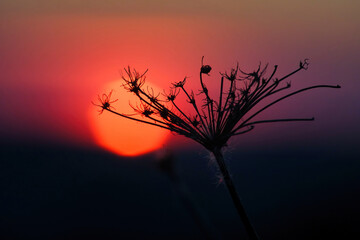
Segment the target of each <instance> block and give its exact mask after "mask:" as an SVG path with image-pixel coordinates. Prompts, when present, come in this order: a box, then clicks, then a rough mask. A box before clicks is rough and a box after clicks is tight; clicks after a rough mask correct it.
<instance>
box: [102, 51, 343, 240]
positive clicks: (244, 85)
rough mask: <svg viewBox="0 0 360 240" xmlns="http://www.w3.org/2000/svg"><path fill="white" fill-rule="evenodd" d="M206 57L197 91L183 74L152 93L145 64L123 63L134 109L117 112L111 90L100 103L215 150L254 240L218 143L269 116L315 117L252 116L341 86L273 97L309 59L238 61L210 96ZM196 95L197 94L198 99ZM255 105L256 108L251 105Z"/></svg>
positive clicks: (268, 120)
mask: <svg viewBox="0 0 360 240" xmlns="http://www.w3.org/2000/svg"><path fill="white" fill-rule="evenodd" d="M203 60H204V57H203V58H202V60H201V67H200V76H199V79H200V84H201V89H200V91H199V93H198V94H196V95H195V94H194V91H192V90H191V91H189V90H188V89H187V88H186V87H185V84H186V81H187V78H186V77H185V78H184V79H183V80H182V81H179V82H175V83H173V84H172V87H171V88H170V91H169V92H168V93H166V92H164V93H163V94H160V93H157V94H156V93H154V90H153V89H151V88H146V87H144V84H145V74H146V72H147V70H146V71H145V72H144V73H142V74H140V73H139V72H137V71H136V70H135V69H134V70H131V68H130V67H128V68H127V69H125V73H126V74H125V75H124V76H122V79H123V81H124V83H123V85H122V86H123V87H124V88H125V89H126V90H127V91H129V92H132V93H133V94H135V95H136V96H137V97H138V99H139V100H140V104H138V105H136V106H132V105H131V106H132V108H133V109H134V110H135V114H124V113H119V112H115V110H114V109H113V108H112V107H111V104H112V103H113V102H114V101H111V99H110V98H111V92H110V93H109V94H108V95H106V94H103V96H102V97H100V96H99V101H100V104H98V105H97V106H99V107H100V108H101V111H100V112H103V111H104V110H106V111H109V112H112V113H114V114H117V115H119V116H121V117H124V118H127V119H131V120H134V121H138V122H142V123H145V124H150V125H153V126H157V127H161V128H164V129H168V130H170V131H172V132H175V133H178V134H180V135H183V136H185V137H188V138H191V139H193V140H194V141H196V142H198V143H200V144H201V145H203V146H204V147H205V148H206V149H208V150H209V151H210V152H212V153H213V155H214V157H215V159H216V162H217V164H218V166H219V170H220V171H221V174H222V176H223V180H224V181H223V182H224V183H225V184H226V186H227V188H228V190H229V193H230V196H231V198H232V200H233V203H234V205H235V207H236V210H237V212H238V214H239V216H240V217H241V219H242V221H243V223H244V226H245V229H246V231H247V233H248V235H249V238H250V239H252V240H253V239H254V240H258V239H259V237H258V235H257V233H256V231H255V229H254V227H253V226H252V224H251V223H250V220H249V218H248V216H247V214H246V212H245V208H244V206H243V204H242V203H241V200H240V197H239V196H238V194H237V191H236V189H235V185H234V183H233V182H232V179H231V176H230V173H229V171H228V169H227V167H226V163H225V161H224V157H223V154H222V148H223V147H224V146H226V145H227V142H228V141H229V139H230V138H231V137H233V136H236V135H240V134H244V133H247V132H249V131H251V130H253V129H254V127H255V126H256V125H258V124H262V123H272V122H290V121H312V120H314V118H284V119H265V120H255V117H257V116H258V115H259V114H260V113H262V112H263V111H265V110H266V109H268V108H270V107H271V106H273V105H275V104H276V103H278V102H281V101H283V100H285V99H287V98H289V97H292V96H294V95H297V94H299V93H302V92H305V91H308V90H311V89H316V88H340V86H339V85H337V86H333V85H315V86H310V87H306V88H302V89H299V90H296V91H292V92H289V93H285V94H284V95H282V96H280V97H278V98H277V99H276V100H271V101H267V100H268V99H273V98H269V97H276V96H278V95H279V94H280V93H283V92H285V91H286V90H289V89H290V88H291V84H290V82H288V81H287V79H288V78H290V77H291V76H292V75H294V74H295V73H297V72H299V71H301V70H306V69H307V68H308V65H309V64H308V60H307V59H305V60H304V61H301V62H300V63H299V65H298V67H297V68H296V69H295V70H294V71H292V72H290V73H289V74H287V75H285V76H282V77H277V76H276V72H277V68H278V67H277V65H275V66H274V68H273V69H272V71H271V73H270V74H266V70H267V68H268V65H265V66H264V67H262V66H261V65H259V67H258V68H257V69H256V70H255V71H253V72H244V71H242V70H241V69H240V68H239V66H238V65H237V66H236V68H233V69H231V70H230V72H229V73H227V72H225V73H220V76H221V78H220V92H219V98H218V99H214V98H212V97H211V96H210V93H209V91H208V88H207V87H206V85H205V83H204V81H203V78H204V76H205V77H206V76H208V75H209V73H210V72H211V70H212V68H211V66H210V65H204V63H203ZM179 94H183V95H184V96H185V97H186V98H187V102H188V104H190V105H191V106H192V108H193V112H192V113H185V112H184V111H183V110H182V109H181V108H180V107H179V105H178V103H177V96H178V95H179ZM198 98H200V99H201V100H200V101H198ZM255 107H256V108H255Z"/></svg>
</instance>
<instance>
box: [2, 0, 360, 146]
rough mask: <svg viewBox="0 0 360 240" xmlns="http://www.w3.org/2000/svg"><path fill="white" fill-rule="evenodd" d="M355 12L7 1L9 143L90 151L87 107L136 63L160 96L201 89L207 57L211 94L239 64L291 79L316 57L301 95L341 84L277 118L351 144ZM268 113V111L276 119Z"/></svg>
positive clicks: (335, 4) (328, 5) (357, 51)
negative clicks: (264, 66) (174, 87)
mask: <svg viewBox="0 0 360 240" xmlns="http://www.w3.org/2000/svg"><path fill="white" fill-rule="evenodd" d="M359 5H360V4H359V3H357V2H356V1H325V0H324V1H315V2H314V1H291V2H289V1H271V2H269V1H229V0H227V1H181V2H175V1H138V0H137V1H125V2H124V1H80V0H77V1H40V0H35V1H21V0H17V1H13V0H12V1H1V3H0V11H1V15H0V18H1V25H0V36H1V40H0V41H1V44H0V48H1V49H0V54H1V58H0V70H1V85H2V87H1V98H2V101H1V109H2V111H3V114H1V117H0V122H1V125H0V128H1V132H2V134H1V137H2V138H5V139H15V140H25V141H26V140H30V139H31V141H54V142H66V143H71V144H79V145H84V144H85V145H89V144H92V143H93V138H92V132H91V129H90V126H89V119H88V111H89V108H91V107H92V106H91V101H92V100H94V99H96V95H97V94H99V93H102V92H101V91H102V88H103V86H104V85H105V84H106V83H108V82H111V81H115V80H118V79H119V78H120V76H121V74H120V72H119V71H120V70H122V69H123V68H124V67H126V66H128V65H130V66H133V67H135V68H137V69H138V70H139V71H144V70H145V69H149V73H148V81H149V82H151V83H153V84H156V85H157V86H159V87H160V88H164V89H168V87H169V86H170V84H171V82H174V81H178V80H181V79H182V78H183V77H184V76H190V77H192V78H190V80H189V82H190V83H189V87H192V88H198V87H199V86H198V85H197V84H198V78H197V73H198V71H199V66H200V59H201V56H203V55H205V56H206V62H207V63H208V64H210V65H211V66H212V67H213V74H212V78H211V81H212V82H211V83H209V85H211V86H212V87H213V89H215V90H216V84H215V83H214V82H218V81H219V74H218V72H219V71H225V70H228V69H230V68H231V67H233V66H234V65H235V64H236V62H237V61H238V62H239V64H240V66H241V67H242V68H243V69H245V70H249V71H250V70H253V69H255V68H256V67H257V65H258V64H259V62H260V61H261V62H263V63H269V66H271V67H272V66H273V65H275V64H278V65H279V66H280V71H279V73H280V74H284V73H287V72H289V71H291V70H292V69H294V68H295V67H296V66H297V65H298V62H299V61H300V60H302V59H304V58H309V59H310V68H309V70H308V71H307V72H302V73H300V74H298V75H297V76H295V78H293V79H292V83H293V86H294V87H293V89H295V88H300V87H302V86H309V85H312V84H340V85H341V86H342V87H343V88H342V89H341V90H339V91H333V90H327V89H325V90H318V91H314V92H312V93H310V92H309V93H306V94H304V95H303V96H298V97H296V98H295V99H294V100H293V101H289V102H288V103H283V104H282V105H280V106H279V108H277V109H274V110H273V111H276V114H277V115H278V116H280V117H282V116H284V117H288V116H292V117H308V116H315V117H317V121H316V122H315V123H311V124H307V125H306V128H305V129H306V130H305V131H308V132H311V131H313V130H314V129H315V128H316V129H317V131H319V132H321V133H324V134H326V135H327V136H326V138H328V137H335V136H336V137H337V138H341V137H345V135H346V134H348V132H347V130H348V129H344V128H345V127H349V126H352V127H353V129H352V132H354V131H355V130H357V131H359V127H358V126H357V125H355V124H356V123H357V122H358V120H359V108H360V107H359V106H360V103H359V101H357V99H358V96H357V95H358V94H357V92H356V91H357V88H358V87H359V81H358V79H357V76H359V68H358V67H357V65H358V62H359V56H360V47H359V44H358V43H359V38H360V33H359V31H358V29H359V25H360V24H359V22H360V19H359V16H358V15H357V12H358V9H359ZM94 111H96V109H94ZM270 111H271V110H270ZM270 111H269V112H267V113H266V114H270V115H275V114H272V113H271V112H270ZM295 115H296V116H295ZM345 122H346V124H345ZM293 126H295V128H298V127H299V126H301V125H296V124H295V125H293ZM266 128H268V129H267V130H266V129H265V131H269V128H271V127H266ZM263 134H264V132H263V131H258V132H256V134H252V136H251V137H254V138H255V137H259V136H262V135H263ZM255 135H256V136H255ZM322 136H324V135H322ZM251 137H250V138H251ZM299 137H300V138H301V137H302V136H299ZM324 137H325V136H324ZM347 137H348V136H347Z"/></svg>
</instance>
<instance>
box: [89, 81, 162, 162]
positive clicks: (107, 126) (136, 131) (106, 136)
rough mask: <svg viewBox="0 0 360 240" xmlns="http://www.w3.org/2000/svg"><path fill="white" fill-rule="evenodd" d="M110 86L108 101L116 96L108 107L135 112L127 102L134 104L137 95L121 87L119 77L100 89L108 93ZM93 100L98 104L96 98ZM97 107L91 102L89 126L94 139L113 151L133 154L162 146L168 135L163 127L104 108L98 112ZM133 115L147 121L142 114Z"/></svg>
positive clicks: (125, 112) (126, 154) (128, 112)
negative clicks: (122, 115)
mask: <svg viewBox="0 0 360 240" xmlns="http://www.w3.org/2000/svg"><path fill="white" fill-rule="evenodd" d="M147 86H148V87H149V88H150V87H151V88H153V90H154V92H160V90H159V89H158V88H156V87H155V86H153V85H150V84H147ZM111 90H113V92H112V95H111V99H110V101H112V100H116V99H118V100H117V101H116V102H114V103H112V104H111V107H114V108H115V111H116V112H119V113H122V114H129V115H132V114H135V111H134V109H133V108H132V107H131V106H130V105H129V103H131V105H132V106H134V107H135V106H136V105H137V104H138V103H139V100H138V98H137V97H136V96H134V94H132V93H129V92H127V91H126V90H125V89H123V88H122V87H121V82H120V81H114V82H111V83H109V84H107V85H106V86H105V87H104V88H103V90H102V91H101V93H106V94H109V93H110V91H111ZM100 97H101V95H100ZM94 103H95V104H99V105H101V104H100V103H99V102H97V101H94ZM111 109H113V108H111ZM98 110H101V108H100V107H97V108H96V107H95V106H94V105H91V107H90V111H89V120H90V127H91V130H92V132H93V135H94V138H95V141H96V143H97V144H98V145H100V146H101V147H103V148H105V149H107V150H109V151H111V152H114V153H116V154H119V155H122V156H137V155H141V154H145V153H148V152H151V151H154V150H156V149H159V148H161V147H162V146H163V144H164V143H165V141H166V139H167V137H168V135H169V132H168V130H166V129H162V128H159V127H156V126H151V125H147V124H144V123H140V122H136V121H133V120H130V119H126V118H123V117H121V116H118V115H115V114H113V113H111V112H108V111H103V113H102V114H99V112H98ZM133 117H135V118H138V119H141V120H145V121H149V120H148V119H146V118H145V117H142V116H138V115H133ZM150 122H153V121H152V120H150Z"/></svg>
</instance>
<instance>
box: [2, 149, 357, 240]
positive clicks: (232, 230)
mask: <svg viewBox="0 0 360 240" xmlns="http://www.w3.org/2000/svg"><path fill="white" fill-rule="evenodd" d="M323 147H324V148H323V149H319V148H318V149H317V150H316V151H314V150H313V149H303V148H297V147H295V148H293V149H288V150H284V149H280V150H275V149H266V148H265V150H262V151H259V150H255V149H243V150H242V151H238V150H235V149H232V150H229V151H231V154H229V157H228V158H229V166H230V169H231V173H232V175H233V178H234V181H235V184H236V185H237V187H238V190H239V192H240V195H241V196H242V200H243V202H244V205H245V206H246V208H247V211H248V214H249V216H250V218H251V220H252V221H253V224H254V225H255V227H256V229H257V231H258V232H259V235H260V236H261V237H262V238H263V239H330V238H334V237H335V238H339V239H348V238H350V236H352V237H354V236H358V235H359V228H358V215H359V214H360V207H359V201H360V191H359V184H360V175H359V170H360V163H359V161H358V159H357V158H356V157H355V156H356V155H358V153H359V151H358V150H357V149H353V152H347V153H344V152H342V151H341V149H340V150H339V149H336V148H328V147H326V146H323ZM230 149H231V148H230ZM0 154H1V155H0V159H1V161H0V176H1V181H0V184H1V185H0V188H1V205H0V206H1V207H0V212H1V222H0V238H1V239H130V238H131V239H184V238H187V239H202V238H203V235H202V234H201V232H200V231H199V229H198V228H197V227H196V225H195V224H194V221H193V219H192V218H191V216H190V214H189V212H187V211H186V209H185V208H184V206H183V205H182V204H181V202H180V201H179V198H178V196H177V195H176V194H175V192H174V191H173V188H172V185H171V183H170V181H169V178H168V177H167V176H166V175H165V174H164V173H163V172H161V171H160V170H159V169H158V167H157V163H156V156H155V155H156V154H149V155H146V156H141V157H136V158H133V159H131V161H129V159H126V158H123V157H119V156H115V155H112V154H110V153H107V152H104V151H102V150H99V149H86V148H74V147H69V146H62V145H58V146H57V145H31V144H2V145H1V150H0ZM175 155H176V158H177V162H176V171H177V172H178V174H179V177H180V178H181V179H182V181H183V182H184V183H185V184H186V186H187V189H188V191H189V192H190V193H191V194H192V197H193V200H194V201H195V203H196V204H197V206H198V207H200V209H199V210H200V211H201V212H202V213H203V214H204V216H206V217H207V220H208V221H209V223H210V224H211V225H212V226H213V227H214V229H216V232H217V233H218V235H219V236H221V237H222V238H224V239H238V238H242V239H246V235H245V232H244V229H242V224H241V222H240V219H239V217H238V216H237V215H236V212H235V209H234V207H233V204H232V202H231V199H230V197H229V195H228V193H227V190H226V188H225V186H224V185H222V184H219V179H217V178H216V177H215V176H216V174H217V169H216V166H215V165H214V164H213V163H211V160H210V159H209V157H208V154H207V153H206V151H204V150H199V149H193V150H188V151H181V153H180V151H179V152H177V153H175Z"/></svg>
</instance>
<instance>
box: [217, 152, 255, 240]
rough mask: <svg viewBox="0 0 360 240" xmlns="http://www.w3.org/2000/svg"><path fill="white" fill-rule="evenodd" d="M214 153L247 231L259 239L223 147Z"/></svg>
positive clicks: (253, 238) (253, 239)
mask: <svg viewBox="0 0 360 240" xmlns="http://www.w3.org/2000/svg"><path fill="white" fill-rule="evenodd" d="M212 153H213V154H214V156H215V159H216V162H217V164H218V166H219V168H220V171H221V174H222V176H223V178H224V182H225V184H226V187H227V188H228V190H229V193H230V195H231V198H232V200H233V203H234V205H235V208H236V210H237V212H238V214H239V216H240V218H241V220H242V221H243V224H244V226H245V229H246V232H247V234H248V235H249V239H251V240H258V239H259V237H258V235H257V233H256V231H255V229H254V227H253V226H252V225H251V223H250V220H249V218H248V216H247V214H246V212H245V208H244V206H243V205H242V203H241V200H240V197H239V195H238V194H237V192H236V189H235V186H234V183H233V181H232V179H231V177H230V174H229V171H228V169H227V167H226V164H225V161H224V156H223V154H222V151H221V149H218V148H215V149H214V150H213V151H212Z"/></svg>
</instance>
